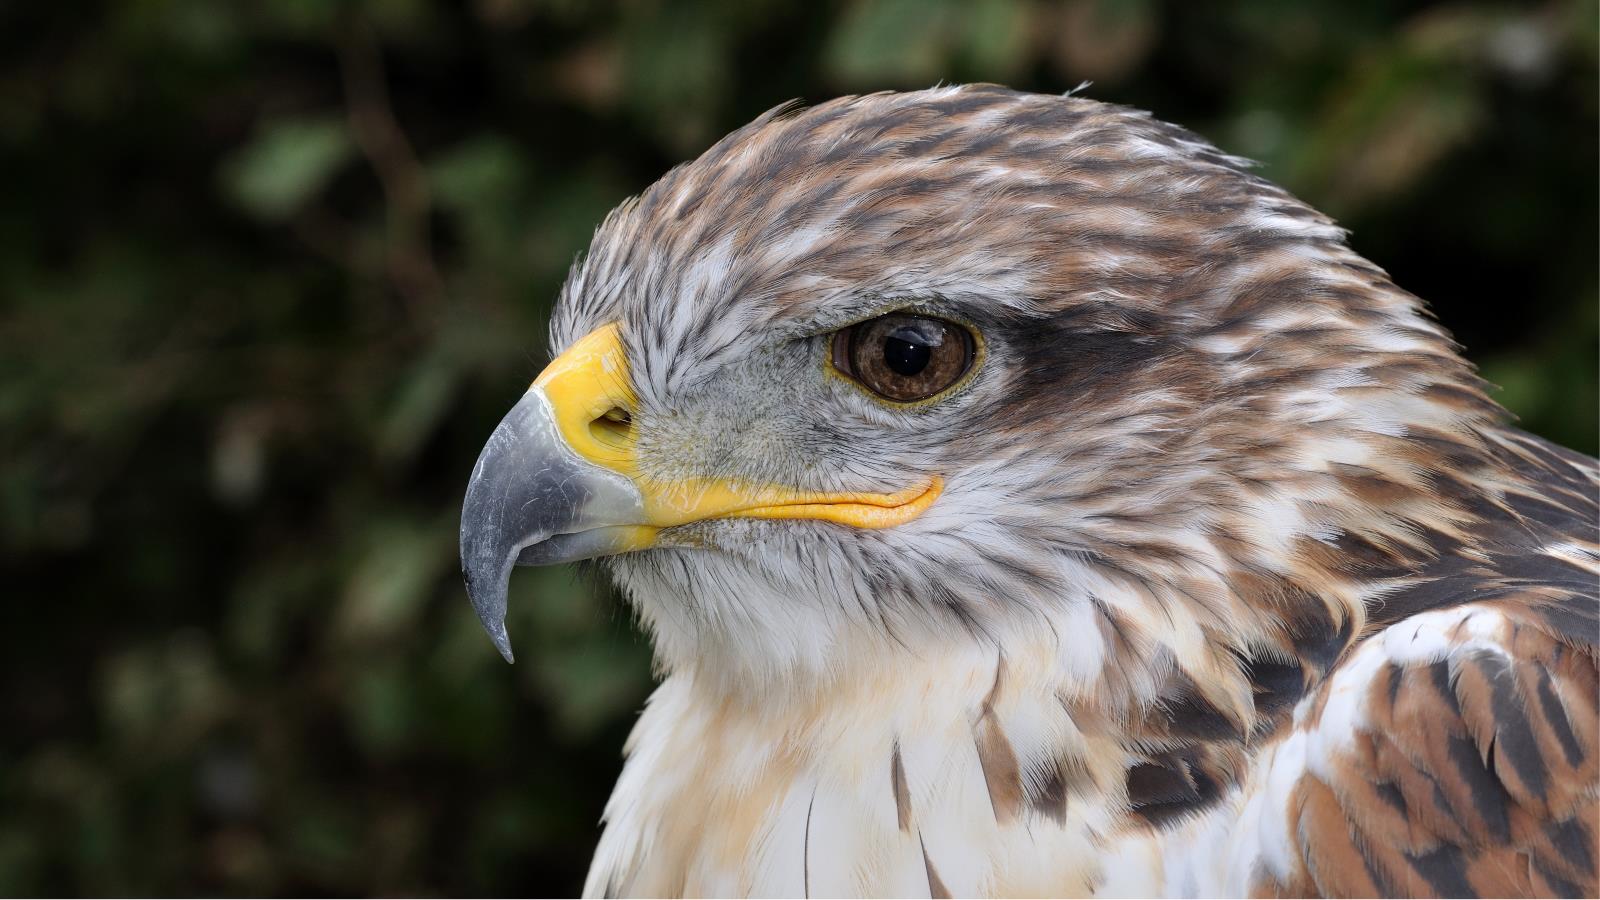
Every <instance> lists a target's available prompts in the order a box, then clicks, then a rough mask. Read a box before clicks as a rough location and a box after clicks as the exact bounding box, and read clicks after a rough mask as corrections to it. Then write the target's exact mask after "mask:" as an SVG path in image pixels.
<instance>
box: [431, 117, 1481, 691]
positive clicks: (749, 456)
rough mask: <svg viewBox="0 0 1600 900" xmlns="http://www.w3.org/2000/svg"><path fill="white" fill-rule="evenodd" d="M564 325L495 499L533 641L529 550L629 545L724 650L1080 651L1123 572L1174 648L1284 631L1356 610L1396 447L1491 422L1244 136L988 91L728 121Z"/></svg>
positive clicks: (645, 206) (659, 634)
mask: <svg viewBox="0 0 1600 900" xmlns="http://www.w3.org/2000/svg"><path fill="white" fill-rule="evenodd" d="M551 343H552V348H553V351H554V354H555V356H554V361H553V362H552V363H551V364H550V366H549V368H548V369H546V370H545V371H544V372H543V374H541V375H540V376H539V377H538V380H536V381H535V382H534V383H533V385H532V386H531V387H530V388H529V390H528V391H527V393H526V394H525V395H524V396H523V397H522V399H521V400H520V401H519V402H518V403H517V404H516V406H515V407H514V408H513V409H512V410H511V412H510V413H509V414H508V415H507V416H506V418H505V420H504V421H503V422H502V423H501V424H500V426H499V428H498V429H497V430H496V431H495V432H494V434H493V436H492V437H491V438H490V440H489V442H488V445H487V446H486V447H485V448H484V450H483V453H482V455H481V457H480V458H479V460H478V463H477V466H476V468H475V469H474V471H473V474H472V479H471V483H470V486H469V488H468V492H467V497H466V502H465V507H464V511H463V517H462V531H461V549H462V561H463V569H464V572H465V575H466V579H467V584H468V590H469V593H470V595H471V598H472V601H473V603H474V605H475V606H476V608H477V610H478V612H479V614H480V615H481V616H482V618H483V620H484V624H485V626H486V627H487V628H488V630H489V632H490V634H491V636H492V637H493V639H494V640H495V642H496V645H497V646H498V647H499V648H500V649H501V651H502V652H503V653H505V654H506V655H507V657H508V658H509V656H510V645H509V642H508V637H507V635H506V632H505V628H504V624H503V619H504V613H505V596H506V583H507V579H508V578H509V577H510V575H511V571H512V567H513V566H514V565H516V564H518V563H522V564H543V563H552V562H564V561H571V560H579V559H589V558H604V559H605V562H606V564H607V566H608V567H609V569H610V571H611V572H612V574H613V576H614V577H615V578H616V580H617V581H618V583H619V584H620V586H621V587H622V588H623V589H624V591H625V593H626V594H627V595H628V596H629V597H630V598H631V600H632V602H633V604H634V606H635V608H636V609H637V611H638V613H639V615H640V616H641V618H642V620H643V621H644V623H645V624H646V626H647V627H648V628H649V629H650V631H651V632H652V634H653V637H654V640H655V644H656V651H657V656H658V661H659V662H660V664H661V665H662V666H664V667H665V668H667V669H669V670H671V669H677V668H681V667H690V666H695V667H700V668H706V667H713V666H714V667H716V668H717V669H718V670H719V671H722V672H724V673H728V674H729V677H731V678H735V679H750V680H760V679H762V678H766V677H770V676H772V675H774V674H778V673H785V674H793V673H796V672H812V673H819V672H828V671H832V670H837V669H838V667H839V661H840V660H841V659H843V658H845V657H846V656H847V655H848V657H849V658H852V659H861V658H868V659H871V658H884V657H885V656H886V655H887V654H889V653H890V652H891V651H894V650H898V649H904V648H913V649H915V648H922V649H923V650H926V651H927V652H931V653H937V652H939V649H938V648H940V647H941V646H944V645H946V644H948V643H949V642H952V641H967V642H972V641H977V642H984V641H1003V640H1004V639H1005V636H1006V635H1008V634H1017V633H1033V632H1038V631H1040V630H1055V631H1056V632H1058V636H1057V642H1058V643H1059V644H1061V645H1062V646H1063V647H1064V648H1067V649H1065V650H1064V651H1063V653H1064V657H1063V665H1064V666H1066V667H1068V668H1069V669H1073V668H1075V669H1078V670H1081V671H1083V672H1084V675H1085V677H1086V678H1088V677H1092V676H1093V675H1094V673H1095V672H1097V671H1098V670H1099V669H1101V668H1103V666H1104V660H1105V653H1106V651H1105V650H1104V649H1103V648H1102V649H1100V650H1094V649H1092V648H1091V647H1090V646H1089V645H1090V644H1093V643H1094V642H1093V641H1088V640H1080V639H1079V637H1078V636H1075V635H1072V634H1064V635H1063V634H1059V632H1061V631H1062V630H1063V629H1066V630H1069V631H1070V630H1072V629H1074V628H1076V627H1077V626H1076V625H1075V624H1074V623H1076V622H1080V621H1081V622H1082V625H1083V628H1084V629H1085V630H1086V633H1087V632H1089V631H1093V632H1095V633H1096V634H1099V633H1100V630H1097V629H1099V628H1100V626H1097V625H1096V624H1095V622H1096V621H1103V619H1104V616H1101V618H1100V619H1099V620H1097V619H1095V618H1094V617H1093V616H1090V615H1088V614H1087V613H1086V614H1085V616H1084V617H1082V618H1081V619H1078V618H1075V617H1074V616H1075V613H1074V612H1073V611H1074V610H1079V609H1081V610H1086V611H1087V610H1093V609H1094V608H1096V606H1097V605H1099V606H1100V607H1104V605H1105V604H1107V603H1111V604H1114V605H1117V606H1118V609H1117V610H1115V612H1116V613H1117V614H1118V615H1120V616H1121V618H1122V620H1123V621H1125V622H1128V623H1131V624H1134V625H1137V624H1138V622H1140V621H1142V620H1149V621H1150V622H1152V623H1154V622H1155V621H1156V620H1158V619H1160V618H1161V617H1162V616H1163V615H1165V616H1166V618H1167V619H1168V620H1169V624H1168V625H1166V626H1157V625H1155V624H1151V625H1150V627H1149V628H1147V629H1146V633H1147V634H1152V635H1153V634H1157V633H1161V634H1165V635H1167V637H1163V638H1161V641H1164V642H1165V644H1166V645H1170V646H1169V647H1166V649H1169V650H1171V651H1172V652H1174V653H1181V652H1183V650H1182V647H1183V646H1187V645H1190V644H1194V643H1196V642H1201V641H1203V640H1204V635H1205V634H1206V633H1207V629H1213V628H1214V629H1217V630H1230V629H1231V630H1235V631H1239V632H1241V633H1243V635H1244V636H1243V637H1241V638H1240V640H1246V641H1255V640H1260V641H1268V642H1270V641H1273V640H1278V641H1280V642H1281V641H1283V640H1289V639H1291V638H1292V635H1289V636H1288V637H1286V636H1285V633H1284V626H1282V625H1281V623H1280V624H1273V623H1272V622H1269V621H1266V619H1264V618H1262V620H1261V622H1260V623H1259V624H1257V625H1246V624H1241V623H1245V622H1255V621H1256V619H1257V618H1261V617H1260V616H1259V615H1258V614H1259V612H1260V609H1261V608H1263V607H1267V606H1272V605H1273V604H1278V605H1282V598H1283V597H1284V596H1288V595H1289V594H1291V593H1294V592H1295V591H1300V592H1301V593H1304V594H1306V595H1308V596H1311V595H1315V596H1318V597H1321V598H1322V599H1321V600H1318V601H1314V602H1316V603H1320V604H1322V605H1324V606H1325V605H1327V604H1329V603H1334V600H1329V599H1328V597H1330V596H1331V597H1334V598H1335V599H1337V598H1339V597H1344V599H1346V600H1349V601H1350V602H1351V603H1357V602H1358V601H1359V598H1358V597H1357V596H1356V593H1358V591H1359V588H1358V587H1357V586H1355V585H1354V584H1353V582H1352V584H1350V585H1343V583H1342V582H1340V581H1339V578H1338V577H1336V574H1335V573H1330V572H1329V571H1326V570H1325V569H1326V567H1324V569H1318V568H1317V559H1319V558H1320V557H1318V555H1317V548H1318V546H1319V545H1320V546H1323V547H1326V546H1329V545H1331V544H1332V543H1334V542H1338V541H1349V540H1361V541H1371V542H1372V543H1373V545H1374V546H1381V547H1391V546H1393V542H1394V541H1401V542H1403V541H1404V540H1405V539H1406V538H1405V527H1404V523H1405V520H1406V518H1407V517H1408V516H1412V515H1420V514H1422V513H1423V512H1428V513H1429V514H1435V513H1437V512H1438V510H1437V509H1434V507H1435V506H1437V505H1438V503H1439V501H1438V500H1437V498H1436V497H1435V496H1434V494H1436V492H1433V491H1425V490H1423V488H1422V480H1424V479H1425V478H1426V477H1427V473H1426V471H1425V470H1426V469H1427V466H1426V465H1424V464H1423V463H1421V462H1419V460H1421V459H1423V457H1424V456H1425V455H1426V454H1420V453H1414V452H1410V451H1409V450H1408V449H1407V448H1408V447H1409V446H1410V445H1406V446H1398V445H1396V444H1395V443H1394V442H1395V441H1397V440H1403V439H1405V438H1407V436H1411V437H1414V436H1416V435H1417V434H1428V433H1431V431H1430V430H1436V431H1437V432H1439V433H1449V434H1457V433H1460V432H1461V431H1462V429H1463V425H1464V423H1470V422H1471V421H1474V420H1476V419H1478V418H1481V417H1483V416H1485V415H1488V414H1489V413H1488V412H1487V411H1488V410H1489V404H1488V402H1487V401H1485V400H1483V399H1482V397H1481V395H1480V394H1479V393H1478V392H1477V387H1476V385H1475V383H1474V382H1473V380H1472V378H1471V375H1470V372H1469V371H1468V369H1467V368H1466V366H1465V364H1464V363H1462V362H1461V361H1460V359H1459V357H1457V356H1456V355H1455V353H1454V350H1453V348H1452V347H1451V345H1450V343H1449V339H1448V338H1447V337H1446V336H1445V335H1444V334H1443V332H1442V331H1441V330H1440V329H1439V328H1438V327H1437V326H1436V325H1435V324H1433V323H1432V322H1431V321H1430V320H1429V319H1427V318H1426V317H1425V316H1424V315H1422V314H1421V313H1420V309H1419V304H1418V302H1417V301H1416V299H1415V298H1414V297H1412V296H1410V295H1409V294H1406V293H1404V292H1403V291H1400V290H1399V289H1397V288H1395V287H1394V286H1393V285H1392V284H1391V283H1390V282H1389V281H1388V279H1387V277H1386V276H1385V275H1384V274H1383V273H1382V272H1381V271H1380V270H1378V269H1377V268H1376V267H1374V266H1372V265H1371V264H1370V263H1367V262H1366V261H1364V260H1362V259H1361V258H1360V257H1359V256H1357V255H1355V254H1354V253H1353V252H1352V251H1350V250H1349V249H1348V248H1347V247H1346V245H1345V242H1344V235H1343V232H1342V231H1341V230H1340V229H1338V228H1337V227H1336V226H1335V225H1334V224H1333V223H1332V222H1331V221H1329V220H1328V219H1327V218H1326V217H1324V216H1322V215H1321V214H1319V213H1317V212H1315V211H1314V210H1312V209H1311V208H1309V207H1308V206H1306V205H1304V204H1303V203H1301V202H1299V201H1298V200H1296V199H1295V198H1293V197H1292V196H1290V195H1289V194H1287V193H1286V192H1285V191H1283V190H1282V189H1280V188H1278V187H1277V186H1275V185H1273V184H1271V183H1270V182H1268V181H1266V180H1265V179H1263V178H1261V177H1259V176H1258V175H1257V174H1255V173H1254V172H1252V171H1251V169H1250V167H1249V165H1248V164H1247V163H1245V162H1244V161H1242V160H1240V159H1237V158H1234V157H1231V156H1228V155H1225V154H1223V153H1222V152H1220V151H1218V150H1216V149H1215V148H1213V147H1212V146H1210V145H1209V144H1207V143H1205V142H1204V141H1202V140H1201V139H1199V138H1197V137H1195V136H1194V135H1192V134H1190V133H1188V132H1186V131H1184V130H1182V129H1180V128H1178V127H1175V126H1172V125H1168V124H1166V123H1163V122H1160V121H1158V120H1156V119H1153V118H1151V117H1149V116H1147V115H1146V114H1143V113H1140V112H1138V111H1135V110H1130V109H1126V108H1122V107H1117V106H1111V105H1107V104H1102V103H1097V102H1093V101H1090V100H1086V99H1082V98H1077V97H1071V96H1067V97H1062V96H1042V95H1030V94H1020V93H1015V92H1011V91H1008V90H1004V89H1001V88H996V87H991V86H976V87H959V88H944V89H935V90H931V91H923V92H917V93H906V94H877V95H870V96H864V97H854V98H845V99H841V100H837V101H834V102H830V103H826V104H823V105H821V106H817V107H813V108H807V109H800V108H795V107H787V106H786V107H781V108H779V109H776V110H774V111H772V112H769V113H767V114H766V115H764V116H762V117H761V118H760V119H758V120H757V121H755V122H753V123H751V124H750V125H748V126H746V127H744V128H742V129H740V130H738V131H736V132H734V133H733V134H731V135H729V136H728V137H726V138H725V139H723V140H722V141H721V142H719V143H718V144H716V145H715V146H713V147H712V148H711V149H710V150H708V151H707V152H706V153H705V154H704V155H702V156H701V157H700V158H699V159H697V160H695V161H693V162H691V163H688V164H686V165H684V166H681V167H679V168H677V169H674V170H673V171H672V172H670V173H669V174H667V175H666V176H665V177H663V178H662V179H661V180H660V181H659V182H657V183H656V184H655V185H653V186H652V187H651V188H650V189H649V190H647V191H646V192H645V193H644V194H643V195H642V196H640V197H638V198H637V199H634V200H630V201H628V202H626V203H624V204H623V205H622V206H621V207H620V208H618V209H617V210H616V211H614V212H613V213H612V214H611V215H610V216H609V217H608V218H607V219H606V220H605V222H604V223H603V224H602V225H601V226H600V228H599V229H598V231H597V232H596V234H595V237H594V239H593V242H592V244H591V246H590V248H589V251H588V253H587V254H586V255H585V256H584V257H583V258H582V259H581V260H580V261H579V262H578V263H577V264H576V265H575V266H574V268H573V270H572V272H571V274H570V276H569V278H568V280H567V282H566V284H565V286H564V288H563V290H562V293H561V296H560V298H559V302H558V303H557V305H556V310H555V314H554V318H553V321H552V325H551ZM1413 449H1414V448H1413ZM1383 485H1387V486H1389V488H1390V490H1389V495H1387V496H1385V497H1382V498H1378V497H1376V496H1374V491H1378V492H1380V493H1381V492H1382V488H1381V487H1379V486H1383ZM1413 488H1415V490H1413ZM1449 520H1450V516H1449V515H1448V514H1444V515H1443V516H1442V518H1441V517H1440V516H1439V515H1434V518H1433V521H1446V522H1447V521H1449ZM1323 556H1324V557H1325V556H1326V554H1323ZM1319 579H1320V580H1319ZM1241 585H1246V586H1251V585H1253V586H1257V587H1256V588H1255V589H1254V590H1255V592H1254V594H1253V595H1249V596H1245V595H1242V593H1241V587H1240V586H1241ZM1341 591H1344V592H1345V594H1348V595H1349V596H1348V597H1345V596H1344V594H1341V593H1340V592H1341ZM1113 598H1114V599H1113ZM1174 602H1181V603H1182V604H1184V608H1185V612H1184V613H1183V614H1182V616H1180V617H1179V618H1185V617H1187V619H1188V620H1192V621H1191V622H1190V624H1188V625H1186V626H1183V627H1178V626H1172V625H1171V624H1170V623H1171V620H1172V619H1173V618H1174V616H1173V613H1172V604H1173V603H1174ZM1102 612H1104V610H1103V609H1102ZM1162 629H1165V630H1162ZM1174 629H1176V630H1174ZM1274 629H1277V631H1276V632H1275V631H1274ZM1102 630H1103V629H1102ZM1086 648H1087V649H1086ZM1155 649H1161V648H1155ZM1068 651H1070V652H1068Z"/></svg>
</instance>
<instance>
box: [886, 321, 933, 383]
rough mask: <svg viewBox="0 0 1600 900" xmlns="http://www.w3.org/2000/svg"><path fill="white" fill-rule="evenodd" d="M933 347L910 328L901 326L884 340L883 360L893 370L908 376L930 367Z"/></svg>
mask: <svg viewBox="0 0 1600 900" xmlns="http://www.w3.org/2000/svg"><path fill="white" fill-rule="evenodd" d="M932 356H933V347H931V346H930V345H929V344H928V343H927V341H926V340H925V339H924V338H923V337H922V336H921V335H919V334H917V333H916V332H915V331H913V330H911V329H910V328H901V329H899V330H897V331H895V332H894V333H893V334H891V335H889V336H888V337H886V338H884V340H883V361H884V363H885V364H886V365H888V367H889V368H890V370H891V371H893V372H895V373H896V374H899V375H903V376H905V377H907V378H910V377H911V376H913V375H915V374H917V373H918V372H921V371H922V370H923V369H926V368H927V367H928V360H929V359H930V358H931V357H932Z"/></svg>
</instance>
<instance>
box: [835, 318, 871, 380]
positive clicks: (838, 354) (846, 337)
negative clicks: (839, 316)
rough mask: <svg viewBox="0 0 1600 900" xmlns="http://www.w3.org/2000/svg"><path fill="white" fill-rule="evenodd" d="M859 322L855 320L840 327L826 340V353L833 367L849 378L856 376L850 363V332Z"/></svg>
mask: <svg viewBox="0 0 1600 900" xmlns="http://www.w3.org/2000/svg"><path fill="white" fill-rule="evenodd" d="M868 321H871V320H868ZM859 324H861V323H860V322H855V323H852V324H850V325H846V326H844V327H843V328H840V329H839V330H838V331H835V332H834V333H833V336H832V337H830V338H829V340H828V355H829V356H830V357H831V358H832V359H831V361H832V363H833V367H834V368H835V369H838V370H839V373H840V374H842V375H848V376H850V377H851V378H854V377H856V373H855V369H854V368H853V367H852V366H851V365H850V334H851V331H852V330H853V329H854V328H855V327H856V325H859Z"/></svg>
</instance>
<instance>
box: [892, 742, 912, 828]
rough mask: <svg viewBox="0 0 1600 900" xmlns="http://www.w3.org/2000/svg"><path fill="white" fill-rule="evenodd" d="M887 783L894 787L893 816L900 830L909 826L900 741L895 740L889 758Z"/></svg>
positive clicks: (909, 819)
mask: <svg viewBox="0 0 1600 900" xmlns="http://www.w3.org/2000/svg"><path fill="white" fill-rule="evenodd" d="M889 784H890V786H891V787H892V788H893V789H894V816H895V821H896V822H897V823H898V824H899V826H900V830H901V831H908V830H910V828H911V791H910V789H909V788H908V787H907V786H906V764H905V762H904V761H902V760H901V759H900V743H899V742H898V741H896V742H895V745H894V752H893V753H892V754H891V755H890V758H889Z"/></svg>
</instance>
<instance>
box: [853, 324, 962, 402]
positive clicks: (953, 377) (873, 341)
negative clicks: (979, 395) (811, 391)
mask: <svg viewBox="0 0 1600 900" xmlns="http://www.w3.org/2000/svg"><path fill="white" fill-rule="evenodd" d="M972 359H973V341H972V334H971V333H970V332H968V331H967V330H966V329H965V328H962V327H961V326H960V325H956V324H955V323H953V322H946V321H945V320H943V319H935V318H933V317H931V316H918V315H913V314H910V313H890V314H889V315H886V316H879V317H878V318H876V319H869V320H867V321H865V322H859V323H857V324H855V325H852V326H850V327H849V328H845V329H843V330H841V331H839V332H838V333H836V334H835V335H834V336H833V367H834V368H836V369H838V370H839V371H840V372H842V373H844V374H845V375H848V376H850V377H851V378H854V379H855V380H856V381H859V382H861V384H862V385H863V386H865V387H866V388H867V389H868V390H870V391H872V392H873V393H875V394H880V395H882V396H884V397H886V398H888V399H890V400H897V401H899V402H901V403H910V402H912V401H916V400H926V399H928V398H929V397H932V396H933V395H935V394H937V393H939V392H940V391H943V390H945V389H946V388H948V387H950V386H951V385H953V384H955V383H956V382H957V381H960V380H961V376H963V375H965V374H967V370H968V369H970V368H972Z"/></svg>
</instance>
